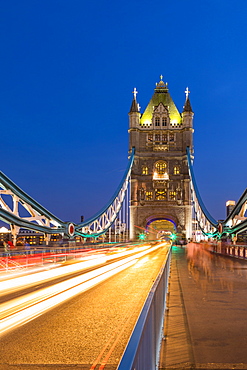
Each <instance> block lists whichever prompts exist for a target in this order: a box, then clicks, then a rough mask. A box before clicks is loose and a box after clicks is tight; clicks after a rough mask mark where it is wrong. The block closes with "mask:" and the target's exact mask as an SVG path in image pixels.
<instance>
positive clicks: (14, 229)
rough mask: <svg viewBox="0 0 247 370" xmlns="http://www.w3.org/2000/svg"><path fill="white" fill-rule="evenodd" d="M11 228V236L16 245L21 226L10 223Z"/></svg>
mask: <svg viewBox="0 0 247 370" xmlns="http://www.w3.org/2000/svg"><path fill="white" fill-rule="evenodd" d="M10 230H11V236H12V238H13V244H14V246H16V241H17V235H18V233H19V230H20V228H19V227H18V226H16V225H13V224H11V225H10Z"/></svg>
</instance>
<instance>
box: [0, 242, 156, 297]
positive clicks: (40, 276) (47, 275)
mask: <svg viewBox="0 0 247 370" xmlns="http://www.w3.org/2000/svg"><path fill="white" fill-rule="evenodd" d="M148 248H150V245H145V246H143V247H136V248H134V249H131V250H129V249H128V250H127V251H123V252H118V253H117V257H119V256H121V257H124V256H127V255H130V254H133V253H136V252H137V251H138V252H140V251H144V250H147V249H148ZM117 257H116V253H114V254H111V255H108V256H107V255H101V256H95V258H92V257H91V256H90V258H89V259H85V260H83V261H81V262H77V263H74V264H71V265H66V266H61V265H60V266H59V267H57V268H55V269H51V270H46V271H41V272H37V273H36V272H35V273H33V274H32V275H30V274H29V275H25V276H21V277H18V278H13V279H8V280H5V281H2V282H1V285H0V295H3V294H6V291H8V293H11V292H13V291H16V290H18V289H22V288H27V287H30V286H32V285H35V284H37V283H40V282H45V281H49V280H51V279H54V278H58V277H62V276H66V275H68V274H71V273H74V272H78V271H82V270H85V269H87V268H90V267H95V266H98V265H101V264H104V263H106V262H107V261H110V260H112V259H114V258H117Z"/></svg>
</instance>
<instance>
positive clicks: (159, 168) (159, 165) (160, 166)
mask: <svg viewBox="0 0 247 370" xmlns="http://www.w3.org/2000/svg"><path fill="white" fill-rule="evenodd" d="M166 168H167V164H166V162H165V161H158V162H156V163H155V170H156V172H157V173H158V175H164V173H165V172H166Z"/></svg>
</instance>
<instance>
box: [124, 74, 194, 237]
mask: <svg viewBox="0 0 247 370" xmlns="http://www.w3.org/2000/svg"><path fill="white" fill-rule="evenodd" d="M185 93H186V99H185V104H184V107H183V111H182V113H179V111H178V109H177V107H176V105H175V104H174V102H173V100H172V98H171V96H170V94H169V90H168V84H167V83H164V82H163V77H162V76H161V80H160V82H159V83H158V84H156V88H155V89H154V94H153V96H152V98H151V100H150V102H149V103H148V105H147V107H146V109H145V111H144V112H143V114H141V113H140V111H139V110H140V109H139V104H138V103H137V98H136V94H137V91H136V89H134V92H133V94H134V97H133V101H132V104H131V108H130V112H129V150H131V149H132V147H135V150H136V154H135V161H134V164H133V168H132V173H131V199H130V238H131V240H136V239H137V238H138V236H139V234H140V233H143V232H144V230H145V231H146V232H147V235H148V239H156V238H158V237H165V235H167V234H169V233H171V232H172V233H173V232H175V233H177V234H178V236H179V238H184V239H188V238H190V237H191V229H192V207H191V200H190V179H189V172H188V166H187V159H186V147H187V146H189V147H190V149H191V151H192V152H193V132H194V130H193V115H194V113H193V112H192V108H191V104H190V100H189V91H188V88H187V89H186V91H185Z"/></svg>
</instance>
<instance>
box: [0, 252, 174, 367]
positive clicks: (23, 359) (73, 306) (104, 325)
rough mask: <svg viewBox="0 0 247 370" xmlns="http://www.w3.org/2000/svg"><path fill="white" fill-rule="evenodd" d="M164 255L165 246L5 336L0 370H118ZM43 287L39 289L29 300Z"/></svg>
mask: <svg viewBox="0 0 247 370" xmlns="http://www.w3.org/2000/svg"><path fill="white" fill-rule="evenodd" d="M166 254H167V247H166V246H163V247H161V248H159V249H157V250H156V251H154V252H152V253H151V254H148V255H146V256H144V257H142V258H141V259H139V260H138V262H136V263H135V264H134V265H132V266H131V267H128V269H126V270H124V271H122V272H119V273H118V274H117V275H115V276H113V277H111V278H110V279H108V280H106V281H104V282H101V283H100V284H99V285H97V286H95V287H94V288H91V289H90V290H87V291H86V292H84V293H82V294H79V295H77V296H76V297H74V298H71V299H70V300H68V301H66V302H64V303H62V304H60V305H59V306H57V307H56V308H53V309H51V310H49V311H48V312H46V313H44V314H42V315H40V316H39V317H37V318H36V319H34V320H32V321H30V322H28V323H26V324H25V325H22V326H20V327H17V328H15V329H14V330H12V331H10V332H8V333H7V334H4V335H2V336H1V337H0V341H1V345H0V370H13V369H14V370H30V369H32V370H41V369H51V370H58V369H59V370H68V369H69V370H72V369H87V370H89V369H91V370H93V369H100V370H103V369H105V370H113V369H116V368H117V365H118V363H119V360H120V358H121V355H122V353H123V351H124V348H125V346H126V344H127V342H128V339H129V337H130V334H131V332H132V330H133V327H134V324H135V322H136V320H137V318H138V315H139V313H140V310H141V308H142V306H143V303H144V301H145V299H146V296H147V293H148V291H149V290H150V288H151V286H152V284H153V282H154V280H155V279H156V276H157V274H158V273H159V271H160V268H161V266H162V265H163V263H164V261H165V259H166ZM31 280H32V276H30V281H31ZM56 282H57V280H56ZM46 284H47V283H46ZM49 284H50V283H49ZM43 287H44V284H38V285H35V287H34V288H28V289H26V290H25V294H27V293H30V291H29V289H30V290H32V291H33V290H37V291H38V290H40V289H41V288H43ZM21 294H22V295H24V291H23V292H22V293H21ZM15 296H20V292H15V293H11V294H9V295H7V296H1V297H0V307H1V303H3V302H4V301H6V300H8V301H9V300H10V299H13V298H14V297H15Z"/></svg>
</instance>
